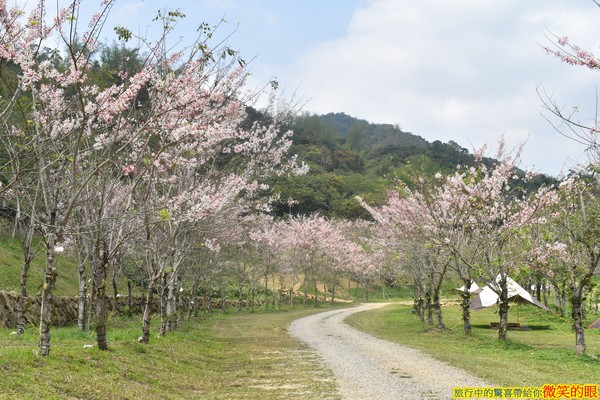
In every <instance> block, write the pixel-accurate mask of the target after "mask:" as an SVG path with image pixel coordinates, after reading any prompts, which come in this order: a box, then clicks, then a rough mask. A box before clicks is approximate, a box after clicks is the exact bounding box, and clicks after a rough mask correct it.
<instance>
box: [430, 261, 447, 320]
mask: <svg viewBox="0 0 600 400" xmlns="http://www.w3.org/2000/svg"><path fill="white" fill-rule="evenodd" d="M447 269H448V264H447V263H446V264H444V266H443V268H442V269H441V271H440V274H439V277H438V279H437V281H435V285H434V287H433V310H434V312H435V317H436V320H437V325H436V328H437V329H445V328H446V325H444V322H443V320H442V305H441V304H440V291H441V290H442V283H443V282H444V277H445V276H446V271H447ZM433 278H435V276H433Z"/></svg>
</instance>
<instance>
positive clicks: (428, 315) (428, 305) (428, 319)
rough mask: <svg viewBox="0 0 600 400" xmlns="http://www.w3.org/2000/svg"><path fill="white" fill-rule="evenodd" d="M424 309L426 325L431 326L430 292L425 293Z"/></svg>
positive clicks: (431, 307)
mask: <svg viewBox="0 0 600 400" xmlns="http://www.w3.org/2000/svg"><path fill="white" fill-rule="evenodd" d="M425 307H426V309H427V324H429V325H431V326H433V303H432V299H431V290H427V292H425Z"/></svg>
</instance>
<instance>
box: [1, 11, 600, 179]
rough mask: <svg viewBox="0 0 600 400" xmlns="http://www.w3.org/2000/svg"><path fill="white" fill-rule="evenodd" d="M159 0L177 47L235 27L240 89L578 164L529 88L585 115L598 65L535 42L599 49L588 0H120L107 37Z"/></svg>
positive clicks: (537, 162)
mask: <svg viewBox="0 0 600 400" xmlns="http://www.w3.org/2000/svg"><path fill="white" fill-rule="evenodd" d="M13 1H22V0H13ZM29 1H30V2H31V1H32V0H29ZM9 2H10V1H9ZM50 2H52V1H50ZM97 3H99V0H96V1H94V0H83V4H84V6H85V7H87V5H88V4H89V5H90V8H91V9H93V7H95V5H96V4H97ZM165 4H168V6H169V7H171V8H179V9H180V10H181V11H183V12H184V13H185V14H186V15H187V17H186V19H185V20H184V21H182V22H180V24H179V27H178V31H177V35H179V36H182V37H183V41H184V42H190V41H192V40H193V38H194V37H195V31H194V29H195V28H196V27H197V26H198V24H200V23H201V22H208V23H209V24H211V25H214V24H216V23H218V22H219V21H220V20H221V18H225V20H226V21H227V23H226V24H224V25H222V27H221V28H220V32H221V34H229V33H231V32H233V31H234V30H235V32H234V33H233V35H232V36H231V37H230V38H229V45H230V47H232V48H234V49H237V50H239V51H240V52H241V54H242V56H243V58H245V59H246V60H250V59H253V61H252V63H251V64H250V70H251V72H252V78H251V79H250V81H249V85H250V86H255V87H262V86H263V85H265V84H266V83H267V82H268V81H269V80H270V79H272V78H274V77H276V78H277V79H278V81H279V82H280V87H281V88H283V89H284V90H285V92H286V94H287V95H289V96H291V94H292V93H293V92H294V91H296V90H297V93H299V94H300V95H302V96H303V98H304V99H305V100H307V103H306V105H305V106H304V110H305V111H307V112H315V113H327V112H346V113H347V114H350V115H352V116H355V117H358V118H363V119H366V120H368V121H371V122H380V123H392V124H398V125H399V126H400V127H401V128H402V129H403V130H405V131H409V132H413V133H415V134H417V135H420V136H423V137H424V138H426V139H428V140H430V141H433V140H436V139H439V140H442V141H448V140H454V141H456V142H458V143H459V144H461V145H462V146H463V147H467V148H469V149H471V148H473V147H479V146H481V145H483V144H484V143H488V144H489V147H490V148H492V149H493V148H494V147H495V143H497V141H498V139H499V137H500V136H501V135H504V136H505V138H506V140H507V142H508V143H509V145H514V144H516V143H519V142H522V141H524V140H527V145H526V147H525V151H524V155H523V163H522V167H524V168H527V169H534V170H537V171H540V172H544V173H549V174H553V175H556V174H558V173H559V172H560V171H566V170H568V169H569V168H571V167H573V166H574V165H575V164H576V163H577V162H579V161H584V160H585V155H584V153H583V147H582V146H580V145H577V144H575V143H574V142H572V141H570V140H568V139H565V138H563V137H562V136H560V135H559V134H558V133H556V132H555V131H554V130H553V128H552V127H551V126H550V124H549V123H548V122H547V121H545V120H544V118H543V117H542V116H541V115H540V113H542V112H543V109H542V106H541V100H540V99H539V97H538V94H537V92H536V88H542V89H543V90H545V91H546V92H548V93H550V94H552V95H553V98H554V99H555V100H556V102H557V103H558V104H560V105H564V107H565V108H566V109H572V108H573V107H578V110H579V113H578V115H579V116H580V117H581V118H582V119H583V120H585V119H586V118H588V117H591V116H593V113H594V107H595V96H596V89H595V85H596V84H597V83H598V82H599V78H600V71H595V72H594V71H589V70H585V69H583V68H577V67H571V66H568V65H565V64H563V63H561V62H559V61H558V60H557V59H555V58H553V57H551V56H548V55H547V54H545V52H544V51H543V49H542V48H541V46H540V44H548V43H549V42H548V39H547V38H546V35H547V34H548V33H553V34H556V35H558V36H569V38H570V39H571V40H572V42H574V43H577V44H580V45H581V46H582V47H584V48H587V49H589V50H591V51H593V52H595V53H596V54H599V55H600V48H599V46H600V8H599V7H597V6H596V5H595V4H594V2H593V1H592V0H569V1H565V0H527V1H524V0H444V1H442V0H419V1H414V0H279V1H277V0H170V1H168V2H167V1H165V0H162V1H161V0H118V1H117V2H116V4H115V6H114V8H113V10H112V15H111V19H110V20H109V24H108V26H107V28H106V32H107V37H108V35H109V34H110V32H111V31H112V28H111V26H112V25H115V24H121V25H125V26H127V27H128V28H130V29H132V30H134V31H136V30H137V31H139V32H145V31H146V29H147V26H148V25H150V21H151V19H152V18H153V17H154V16H155V15H156V11H157V10H158V9H159V8H164V7H165ZM236 27H237V28H236Z"/></svg>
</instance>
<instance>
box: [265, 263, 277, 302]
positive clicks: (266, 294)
mask: <svg viewBox="0 0 600 400" xmlns="http://www.w3.org/2000/svg"><path fill="white" fill-rule="evenodd" d="M273 290H275V287H274V286H273ZM265 309H267V310H268V309H269V269H268V268H267V269H266V270H265Z"/></svg>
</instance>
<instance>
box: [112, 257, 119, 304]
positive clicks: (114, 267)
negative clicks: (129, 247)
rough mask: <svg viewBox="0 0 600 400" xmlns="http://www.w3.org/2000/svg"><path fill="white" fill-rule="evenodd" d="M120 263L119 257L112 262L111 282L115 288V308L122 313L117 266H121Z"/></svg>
mask: <svg viewBox="0 0 600 400" xmlns="http://www.w3.org/2000/svg"><path fill="white" fill-rule="evenodd" d="M119 263H120V260H119V257H115V259H114V262H112V274H111V283H112V289H113V296H114V299H115V309H116V311H117V312H118V313H121V305H120V304H119V297H120V296H119V288H118V287H117V266H119ZM119 267H120V266H119Z"/></svg>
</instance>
